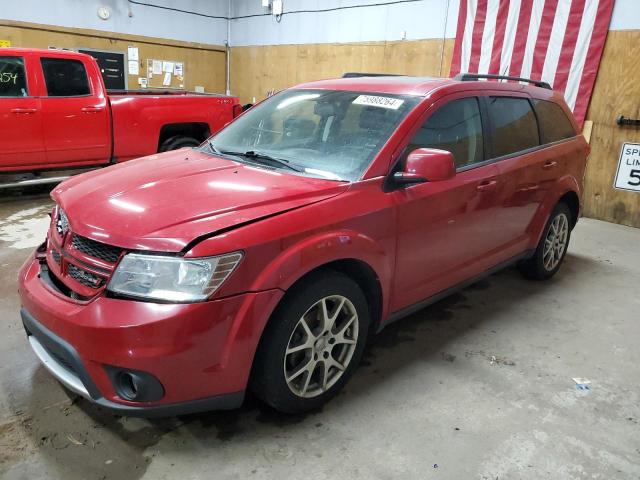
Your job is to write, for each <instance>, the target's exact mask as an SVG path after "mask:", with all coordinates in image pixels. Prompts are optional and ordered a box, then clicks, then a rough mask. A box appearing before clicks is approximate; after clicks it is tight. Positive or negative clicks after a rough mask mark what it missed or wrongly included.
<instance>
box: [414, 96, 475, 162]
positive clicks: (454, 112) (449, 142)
mask: <svg viewBox="0 0 640 480" xmlns="http://www.w3.org/2000/svg"><path fill="white" fill-rule="evenodd" d="M417 148H437V149H440V150H447V151H448V152H451V153H452V154H453V157H454V159H455V161H456V167H457V168H464V167H467V166H469V165H473V164H474V163H478V162H482V161H483V160H484V145H483V137H482V121H481V118H480V108H479V106H478V99H477V98H475V97H471V98H463V99H460V100H453V101H451V102H449V103H447V104H446V105H444V106H442V107H440V108H439V109H438V110H437V111H436V112H435V113H434V114H433V115H431V116H430V117H429V118H428V119H427V121H426V122H425V123H424V125H422V127H420V130H418V132H417V133H416V134H415V136H414V137H413V138H412V139H411V142H410V143H409V146H408V147H407V153H410V152H412V151H413V150H415V149H417Z"/></svg>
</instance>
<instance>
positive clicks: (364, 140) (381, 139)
mask: <svg viewBox="0 0 640 480" xmlns="http://www.w3.org/2000/svg"><path fill="white" fill-rule="evenodd" d="M419 100H420V98H419V97H414V96H402V95H391V94H382V93H380V94H377V93H366V94H363V93H362V92H346V91H335V90H286V91H284V92H282V93H280V94H278V95H275V96H273V97H272V98H270V99H268V100H266V101H265V102H263V103H261V104H260V105H257V106H255V107H253V108H251V109H250V110H249V111H247V112H246V113H245V114H244V115H242V116H241V117H240V118H238V119H237V120H236V121H234V122H233V123H232V124H231V125H229V126H228V127H227V128H225V129H224V130H222V131H221V132H220V133H218V134H217V135H215V136H214V137H212V139H210V140H209V142H208V143H205V145H204V146H203V149H204V150H207V149H209V151H211V152H213V153H217V154H222V155H225V154H226V155H230V156H234V158H235V159H237V160H240V161H246V162H248V163H258V164H264V165H268V166H269V167H272V168H283V169H287V170H289V171H297V172H299V173H300V174H304V175H309V176H315V177H321V178H327V179H331V180H347V181H355V180H357V179H359V178H360V177H361V176H362V174H363V173H364V171H365V170H366V169H367V167H368V166H369V164H370V162H371V161H372V159H373V157H374V156H375V155H376V154H377V153H378V151H379V150H380V148H381V147H382V146H383V145H384V143H385V142H386V141H387V140H388V138H389V136H390V135H391V134H392V133H393V131H394V130H395V129H396V127H397V126H398V124H399V123H400V121H401V120H402V119H403V118H404V117H405V116H406V115H407V113H408V112H409V111H410V110H411V109H412V108H413V107H414V106H415V105H416V104H417V103H418V102H419Z"/></svg>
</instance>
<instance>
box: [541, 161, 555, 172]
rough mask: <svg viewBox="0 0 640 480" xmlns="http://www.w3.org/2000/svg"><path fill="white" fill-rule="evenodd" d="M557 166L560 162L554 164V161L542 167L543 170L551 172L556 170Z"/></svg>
mask: <svg viewBox="0 0 640 480" xmlns="http://www.w3.org/2000/svg"><path fill="white" fill-rule="evenodd" d="M556 165H558V162H554V161H550V162H546V163H545V164H544V165H543V166H542V169H543V170H551V169H552V168H554V167H555V166H556Z"/></svg>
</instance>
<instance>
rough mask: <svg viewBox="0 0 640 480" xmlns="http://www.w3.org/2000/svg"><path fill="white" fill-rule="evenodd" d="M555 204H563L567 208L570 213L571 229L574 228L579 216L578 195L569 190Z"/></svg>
mask: <svg viewBox="0 0 640 480" xmlns="http://www.w3.org/2000/svg"><path fill="white" fill-rule="evenodd" d="M557 203H564V204H565V205H567V207H569V210H570V211H571V228H573V227H575V225H576V223H577V222H578V217H579V215H580V198H579V197H578V194H577V193H576V192H575V191H573V190H569V191H568V192H566V193H565V194H564V195H562V196H561V197H560V198H559V199H558V202H557Z"/></svg>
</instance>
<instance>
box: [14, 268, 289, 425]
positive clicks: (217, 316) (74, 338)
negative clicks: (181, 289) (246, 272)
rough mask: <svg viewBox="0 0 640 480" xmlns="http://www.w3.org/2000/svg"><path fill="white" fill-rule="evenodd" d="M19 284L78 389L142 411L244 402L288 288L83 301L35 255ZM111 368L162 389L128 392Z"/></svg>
mask: <svg viewBox="0 0 640 480" xmlns="http://www.w3.org/2000/svg"><path fill="white" fill-rule="evenodd" d="M19 284H20V295H21V299H22V305H23V309H22V311H21V315H22V320H23V324H24V327H25V330H26V332H27V335H28V337H29V342H30V345H31V348H32V349H33V351H34V353H35V354H36V356H37V357H38V358H39V359H40V361H41V362H42V363H43V365H44V366H45V368H47V370H49V372H51V374H52V375H53V376H54V377H55V378H57V379H58V380H59V381H60V382H61V383H62V384H63V385H64V386H65V387H66V388H68V389H69V390H71V391H73V392H75V393H77V394H78V395H81V396H83V397H84V398H87V399H89V400H90V401H92V402H94V403H96V404H98V405H100V406H102V407H105V408H107V409H109V410H113V411H116V412H118V413H121V414H124V415H137V416H171V415H179V414H186V413H193V412H197V411H204V410H216V409H231V408H235V407H238V406H239V405H240V404H241V403H242V400H243V397H244V390H245V388H246V384H247V381H248V377H249V373H250V370H251V364H252V361H253V355H254V352H255V349H256V346H257V343H258V340H259V337H260V335H261V332H262V329H263V327H264V324H265V323H266V321H267V319H268V317H269V314H270V312H271V311H272V310H273V308H274V307H275V305H276V304H277V302H278V301H279V299H280V298H281V296H282V292H281V291H279V290H273V291H266V292H260V293H249V294H243V295H238V296H234V297H229V298H226V299H221V300H214V301H209V302H203V303H197V304H186V305H185V304H181V305H173V304H172V305H165V304H154V303H148V302H137V301H132V300H122V299H113V298H107V297H98V298H96V299H94V300H92V301H90V302H88V303H78V302H74V301H72V300H70V299H68V298H66V297H63V296H62V295H60V294H59V293H58V292H56V291H53V290H52V289H51V287H50V286H49V285H47V284H46V283H45V282H44V281H43V280H42V279H41V278H40V264H39V261H38V260H37V259H36V258H34V257H31V258H30V259H29V260H28V261H27V262H26V263H25V265H24V266H23V268H22V269H21V271H20V274H19ZM114 367H117V368H122V369H130V370H135V371H140V372H146V373H148V374H149V375H152V376H153V377H154V378H155V379H157V380H158V381H159V382H160V384H161V385H162V397H161V398H159V399H158V400H155V401H152V402H136V401H129V400H126V399H125V398H123V396H122V395H121V394H118V391H117V388H116V386H115V385H114V381H113V377H112V376H110V374H109V371H110V369H113V368H114Z"/></svg>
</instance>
